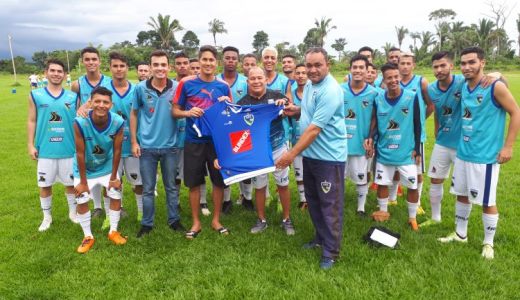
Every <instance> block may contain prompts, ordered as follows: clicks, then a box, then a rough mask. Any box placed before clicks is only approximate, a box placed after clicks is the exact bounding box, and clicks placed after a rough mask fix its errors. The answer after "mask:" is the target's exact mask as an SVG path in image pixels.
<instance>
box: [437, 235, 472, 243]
mask: <svg viewBox="0 0 520 300" xmlns="http://www.w3.org/2000/svg"><path fill="white" fill-rule="evenodd" d="M437 241H439V242H441V243H451V242H459V243H467V242H468V237H465V238H461V237H460V236H459V235H458V234H457V233H456V232H452V233H450V234H448V235H447V236H446V237H441V238H438V239H437Z"/></svg>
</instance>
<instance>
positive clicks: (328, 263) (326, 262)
mask: <svg viewBox="0 0 520 300" xmlns="http://www.w3.org/2000/svg"><path fill="white" fill-rule="evenodd" d="M335 262H336V261H335V260H333V259H332V258H328V257H322V258H321V261H320V269H322V270H330V269H331V268H332V266H334V263H335Z"/></svg>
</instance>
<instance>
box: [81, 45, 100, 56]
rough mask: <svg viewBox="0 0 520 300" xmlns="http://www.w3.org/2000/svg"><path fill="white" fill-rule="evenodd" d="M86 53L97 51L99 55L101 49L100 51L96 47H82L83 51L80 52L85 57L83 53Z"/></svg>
mask: <svg viewBox="0 0 520 300" xmlns="http://www.w3.org/2000/svg"><path fill="white" fill-rule="evenodd" d="M85 53H96V54H97V56H98V57H99V51H98V49H96V48H94V47H85V48H83V49H81V52H80V56H81V58H83V54H85Z"/></svg>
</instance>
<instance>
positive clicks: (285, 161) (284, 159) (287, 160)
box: [275, 151, 294, 170]
mask: <svg viewBox="0 0 520 300" xmlns="http://www.w3.org/2000/svg"><path fill="white" fill-rule="evenodd" d="M293 161H294V155H293V154H292V153H291V151H287V152H285V153H284V154H282V156H281V157H280V158H278V160H277V161H276V162H275V166H276V168H277V169H280V170H282V169H285V168H287V167H288V166H289V165H290V164H292V162H293Z"/></svg>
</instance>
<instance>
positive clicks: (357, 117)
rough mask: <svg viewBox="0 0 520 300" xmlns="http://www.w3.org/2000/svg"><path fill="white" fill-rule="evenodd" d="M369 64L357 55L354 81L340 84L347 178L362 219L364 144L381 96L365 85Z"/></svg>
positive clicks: (365, 168) (365, 171)
mask: <svg viewBox="0 0 520 300" xmlns="http://www.w3.org/2000/svg"><path fill="white" fill-rule="evenodd" d="M368 64H369V62H368V58H367V57H366V56H364V55H361V54H358V55H356V56H354V57H352V58H351V60H350V76H351V80H349V81H348V82H346V83H343V84H342V85H341V87H342V89H343V96H344V98H343V101H344V107H345V126H346V129H347V141H348V159H347V161H346V166H345V177H348V178H350V179H351V180H352V182H353V183H354V184H356V191H357V193H358V198H357V199H358V206H357V214H358V215H359V216H365V202H366V198H367V194H368V185H367V183H368V168H369V160H368V157H367V156H366V150H365V148H364V147H363V143H364V141H365V139H367V138H368V137H369V134H370V120H371V119H372V111H373V107H374V101H375V98H376V96H377V94H378V91H377V90H376V88H374V87H372V86H371V85H369V84H367V83H366V82H365V78H366V73H367V66H368Z"/></svg>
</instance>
